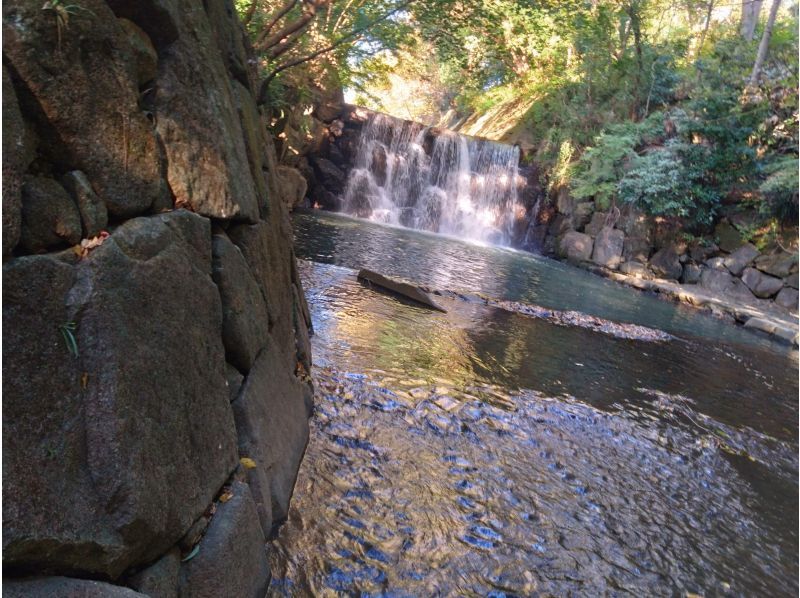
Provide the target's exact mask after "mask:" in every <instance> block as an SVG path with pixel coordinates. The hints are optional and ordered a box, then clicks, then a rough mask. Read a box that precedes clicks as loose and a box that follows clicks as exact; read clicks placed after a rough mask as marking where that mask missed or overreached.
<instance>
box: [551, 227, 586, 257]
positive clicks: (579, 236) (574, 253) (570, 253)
mask: <svg viewBox="0 0 800 598" xmlns="http://www.w3.org/2000/svg"><path fill="white" fill-rule="evenodd" d="M593 248H594V241H593V240H592V238H591V237H590V236H589V235H586V234H584V233H579V232H575V231H570V232H568V233H567V234H565V235H564V236H563V237H560V239H559V240H558V254H559V256H561V257H562V258H566V259H568V260H569V261H571V262H587V261H589V259H590V258H591V257H592V249H593Z"/></svg>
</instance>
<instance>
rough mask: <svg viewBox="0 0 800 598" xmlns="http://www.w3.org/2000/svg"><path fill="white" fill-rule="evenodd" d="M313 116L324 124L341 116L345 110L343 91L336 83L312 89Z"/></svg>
mask: <svg viewBox="0 0 800 598" xmlns="http://www.w3.org/2000/svg"><path fill="white" fill-rule="evenodd" d="M314 92H315V94H314V95H315V98H314V116H315V117H316V118H318V119H319V120H321V121H322V122H324V123H329V122H332V121H333V120H335V119H337V118H339V117H340V116H342V113H343V112H344V109H345V103H344V90H343V89H342V86H341V85H338V84H337V83H336V82H333V81H331V82H329V83H328V84H327V85H325V86H323V87H316V88H315V89H314Z"/></svg>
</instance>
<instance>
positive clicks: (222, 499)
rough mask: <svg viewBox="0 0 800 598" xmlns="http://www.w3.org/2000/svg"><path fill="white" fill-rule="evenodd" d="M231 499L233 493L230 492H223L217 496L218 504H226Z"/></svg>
mask: <svg viewBox="0 0 800 598" xmlns="http://www.w3.org/2000/svg"><path fill="white" fill-rule="evenodd" d="M232 498H233V492H231V491H230V490H225V492H223V493H222V494H220V495H219V502H222V503H226V502H228V501H229V500H230V499H232Z"/></svg>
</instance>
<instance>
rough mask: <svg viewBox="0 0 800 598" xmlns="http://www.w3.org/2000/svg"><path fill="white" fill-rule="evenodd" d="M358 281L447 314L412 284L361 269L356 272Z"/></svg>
mask: <svg viewBox="0 0 800 598" xmlns="http://www.w3.org/2000/svg"><path fill="white" fill-rule="evenodd" d="M358 279H359V280H361V281H366V282H367V283H369V284H372V285H375V286H377V287H380V288H382V289H385V290H387V291H390V292H392V293H395V294H397V295H400V296H401V297H405V298H406V299H411V300H412V301H414V302H416V303H420V304H422V305H424V306H425V307H429V308H431V309H435V310H437V311H441V312H444V313H447V310H446V309H445V308H443V307H442V306H441V305H438V304H437V303H436V302H435V301H434V300H433V299H431V298H430V296H429V295H428V294H427V293H426V292H425V291H423V290H422V289H421V288H419V287H417V286H414V285H413V284H409V283H407V282H401V281H399V280H393V279H391V278H387V277H386V276H384V275H383V274H378V273H377V272H373V271H372V270H366V269H362V270H360V271H359V272H358Z"/></svg>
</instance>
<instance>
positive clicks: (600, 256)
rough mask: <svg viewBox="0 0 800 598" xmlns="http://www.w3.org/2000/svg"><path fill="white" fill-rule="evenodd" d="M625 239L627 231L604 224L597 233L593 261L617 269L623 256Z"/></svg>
mask: <svg viewBox="0 0 800 598" xmlns="http://www.w3.org/2000/svg"><path fill="white" fill-rule="evenodd" d="M624 240H625V233H623V232H622V231H621V230H617V229H615V228H611V227H610V226H604V227H603V228H602V229H600V232H599V233H597V238H596V239H595V240H594V251H593V252H592V261H593V262H594V263H595V264H598V265H600V266H605V267H606V268H611V269H616V268H617V266H619V262H620V258H621V257H622V245H623V242H624Z"/></svg>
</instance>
